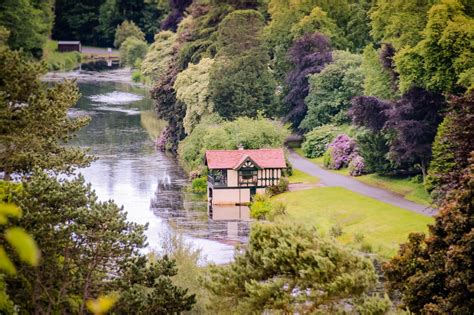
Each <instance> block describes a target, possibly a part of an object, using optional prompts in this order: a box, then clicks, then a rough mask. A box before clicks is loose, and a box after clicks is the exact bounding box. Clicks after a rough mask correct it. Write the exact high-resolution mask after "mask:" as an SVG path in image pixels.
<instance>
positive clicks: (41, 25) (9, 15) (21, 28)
mask: <svg viewBox="0 0 474 315" xmlns="http://www.w3.org/2000/svg"><path fill="white" fill-rule="evenodd" d="M52 5H53V4H52V1H49V0H48V1H35V0H4V1H2V2H0V26H3V27H5V28H6V29H8V30H9V31H10V35H9V37H8V45H9V47H10V48H11V49H13V50H18V49H23V50H24V51H25V52H27V53H30V54H32V55H33V56H35V57H37V58H39V57H41V56H42V51H43V46H44V44H45V43H46V40H47V39H48V36H49V35H50V33H51V27H52V25H53V18H52Z"/></svg>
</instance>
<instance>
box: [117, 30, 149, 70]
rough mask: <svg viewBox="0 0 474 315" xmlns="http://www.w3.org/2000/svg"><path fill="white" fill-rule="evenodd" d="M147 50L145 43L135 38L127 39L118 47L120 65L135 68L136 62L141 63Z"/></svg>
mask: <svg viewBox="0 0 474 315" xmlns="http://www.w3.org/2000/svg"><path fill="white" fill-rule="evenodd" d="M147 50H148V45H147V44H146V42H145V41H143V40H141V39H138V38H136V37H135V36H130V37H128V38H127V39H126V40H125V41H124V42H123V43H122V44H121V45H120V50H119V52H120V63H121V64H122V65H124V66H130V67H136V65H137V61H139V62H141V60H143V58H145V55H146V53H147Z"/></svg>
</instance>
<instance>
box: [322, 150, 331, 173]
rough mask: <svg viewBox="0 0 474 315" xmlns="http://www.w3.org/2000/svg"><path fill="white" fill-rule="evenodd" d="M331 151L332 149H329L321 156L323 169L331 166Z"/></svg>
mask: <svg viewBox="0 0 474 315" xmlns="http://www.w3.org/2000/svg"><path fill="white" fill-rule="evenodd" d="M332 150H333V148H329V149H327V150H326V152H324V154H323V166H324V167H325V168H330V166H331V165H332V164H333V162H332Z"/></svg>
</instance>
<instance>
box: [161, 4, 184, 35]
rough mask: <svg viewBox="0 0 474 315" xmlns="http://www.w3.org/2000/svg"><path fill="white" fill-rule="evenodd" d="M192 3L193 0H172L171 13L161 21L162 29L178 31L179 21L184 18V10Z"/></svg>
mask: <svg viewBox="0 0 474 315" xmlns="http://www.w3.org/2000/svg"><path fill="white" fill-rule="evenodd" d="M191 3H192V0H170V1H169V5H170V9H171V10H170V11H171V12H170V13H169V14H168V16H167V17H166V18H165V19H164V20H163V22H161V29H162V30H165V31H166V30H171V31H174V32H176V29H177V27H178V24H179V22H181V20H182V19H183V16H184V10H186V8H187V7H188V6H189V5H190V4H191Z"/></svg>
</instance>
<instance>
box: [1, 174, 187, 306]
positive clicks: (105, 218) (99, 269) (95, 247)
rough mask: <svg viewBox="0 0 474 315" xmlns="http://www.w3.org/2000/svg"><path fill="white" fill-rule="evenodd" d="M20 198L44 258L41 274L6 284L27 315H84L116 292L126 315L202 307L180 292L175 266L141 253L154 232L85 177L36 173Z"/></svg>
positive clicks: (26, 270)
mask: <svg viewBox="0 0 474 315" xmlns="http://www.w3.org/2000/svg"><path fill="white" fill-rule="evenodd" d="M12 196H13V198H14V200H17V202H18V204H19V206H20V207H21V208H22V209H23V210H24V215H23V217H22V218H21V219H20V220H18V224H19V225H20V226H21V227H23V228H25V229H26V230H30V231H31V233H32V235H33V237H34V238H35V240H36V241H37V243H38V245H39V248H40V250H41V254H42V260H41V263H40V265H39V266H38V267H37V268H31V267H29V266H23V265H22V266H20V267H19V268H18V272H17V274H18V276H17V277H9V278H8V279H6V280H7V292H8V294H9V295H10V297H11V299H12V300H13V302H14V303H15V305H17V306H18V307H19V309H20V312H23V313H45V312H55V313H84V311H85V302H86V301H87V300H89V299H90V298H91V297H95V296H98V295H99V293H105V292H111V291H116V292H117V293H119V294H120V295H121V296H122V297H121V299H120V300H119V303H122V302H123V303H125V305H123V304H122V305H121V307H119V308H118V311H119V312H120V313H130V312H131V311H133V312H135V311H136V310H135V309H134V308H133V307H134V306H139V307H137V309H138V310H139V309H140V308H141V307H142V308H144V309H148V310H150V309H153V308H154V307H156V309H158V310H163V312H165V313H166V312H172V311H174V312H179V311H183V310H189V309H190V306H191V305H192V304H193V303H194V297H193V296H188V295H187V294H186V290H183V289H180V288H177V287H175V286H174V285H172V280H171V279H170V277H172V276H173V275H174V274H175V273H176V270H174V267H173V266H174V263H173V262H172V261H169V260H168V259H166V258H163V259H160V260H159V261H157V262H155V263H153V262H147V260H146V258H145V257H144V256H142V255H141V254H140V250H141V249H142V248H143V247H144V246H145V236H144V230H145V229H146V227H145V226H142V225H139V224H136V223H130V222H128V221H126V213H125V212H124V211H123V209H121V208H119V207H118V206H117V205H116V204H114V203H113V202H112V201H107V202H99V201H98V200H97V196H96V195H95V193H94V192H93V191H92V190H91V187H90V185H85V184H84V179H83V178H82V177H77V178H73V179H71V180H58V179H56V178H54V177H50V176H48V175H47V174H45V173H42V172H38V173H34V174H33V176H31V177H30V179H29V180H25V181H23V189H22V190H21V191H20V192H12ZM135 293H139V294H135ZM25 297H28V298H25ZM143 297H145V298H143ZM128 306H129V307H130V308H128Z"/></svg>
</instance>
